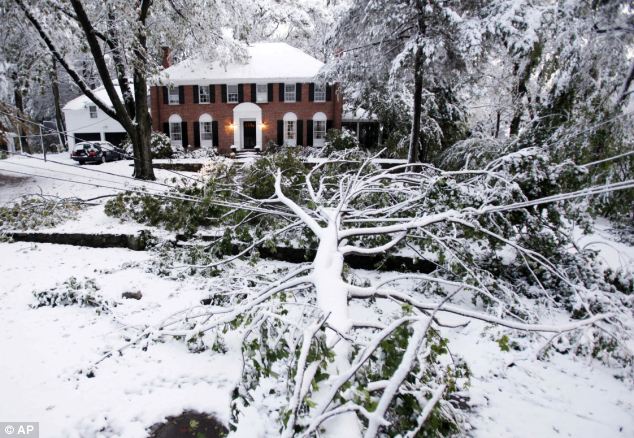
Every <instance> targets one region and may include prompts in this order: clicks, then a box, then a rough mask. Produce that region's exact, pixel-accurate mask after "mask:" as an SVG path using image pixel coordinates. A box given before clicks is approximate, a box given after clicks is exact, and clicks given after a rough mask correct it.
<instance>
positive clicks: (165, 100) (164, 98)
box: [161, 86, 169, 105]
mask: <svg viewBox="0 0 634 438" xmlns="http://www.w3.org/2000/svg"><path fill="white" fill-rule="evenodd" d="M161 88H163V103H164V104H165V105H167V104H168V103H169V101H168V100H167V94H168V92H169V91H168V89H167V86H165V87H161Z"/></svg>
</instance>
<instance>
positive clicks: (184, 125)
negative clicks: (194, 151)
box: [181, 122, 189, 148]
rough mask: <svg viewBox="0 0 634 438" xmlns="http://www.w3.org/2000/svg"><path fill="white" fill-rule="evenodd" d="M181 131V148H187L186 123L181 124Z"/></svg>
mask: <svg viewBox="0 0 634 438" xmlns="http://www.w3.org/2000/svg"><path fill="white" fill-rule="evenodd" d="M181 131H182V134H181V135H182V136H183V147H184V148H186V147H187V146H189V140H188V139H187V122H181Z"/></svg>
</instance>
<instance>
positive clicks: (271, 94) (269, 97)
mask: <svg viewBox="0 0 634 438" xmlns="http://www.w3.org/2000/svg"><path fill="white" fill-rule="evenodd" d="M266 85H267V87H268V101H269V102H273V84H266Z"/></svg>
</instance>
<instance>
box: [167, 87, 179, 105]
mask: <svg viewBox="0 0 634 438" xmlns="http://www.w3.org/2000/svg"><path fill="white" fill-rule="evenodd" d="M168 103H169V104H170V105H178V104H179V103H181V98H180V93H179V91H178V87H169V100H168Z"/></svg>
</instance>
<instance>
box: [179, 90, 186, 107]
mask: <svg viewBox="0 0 634 438" xmlns="http://www.w3.org/2000/svg"><path fill="white" fill-rule="evenodd" d="M178 103H180V104H181V105H182V104H184V103H185V87H184V86H183V85H181V86H180V87H178Z"/></svg>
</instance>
